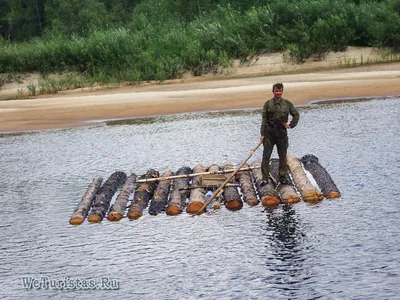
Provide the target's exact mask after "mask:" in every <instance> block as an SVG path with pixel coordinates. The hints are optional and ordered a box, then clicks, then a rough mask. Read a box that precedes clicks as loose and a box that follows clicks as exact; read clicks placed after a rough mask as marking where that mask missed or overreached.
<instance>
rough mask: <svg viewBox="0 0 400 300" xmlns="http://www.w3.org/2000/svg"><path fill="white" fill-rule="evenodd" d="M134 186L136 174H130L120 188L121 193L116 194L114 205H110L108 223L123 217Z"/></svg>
mask: <svg viewBox="0 0 400 300" xmlns="http://www.w3.org/2000/svg"><path fill="white" fill-rule="evenodd" d="M135 184H136V174H134V173H132V174H131V175H129V176H128V178H127V179H126V181H125V184H124V186H123V187H122V190H121V192H120V193H119V194H118V196H117V199H116V200H115V203H114V204H113V205H111V207H110V210H109V211H108V214H107V219H108V220H109V221H119V220H121V219H122V218H123V217H124V215H125V210H126V204H127V203H128V201H129V197H130V195H131V194H132V191H133V188H134V186H135Z"/></svg>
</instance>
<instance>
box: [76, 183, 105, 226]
mask: <svg viewBox="0 0 400 300" xmlns="http://www.w3.org/2000/svg"><path fill="white" fill-rule="evenodd" d="M102 182H103V178H101V177H100V176H96V177H95V178H93V180H92V182H91V183H90V184H89V186H88V188H87V190H86V193H85V194H84V195H83V197H82V199H81V201H80V202H79V204H78V206H77V207H76V209H75V211H74V212H73V214H72V216H71V219H70V220H69V223H70V224H71V225H80V224H82V223H83V221H85V219H86V217H87V215H88V212H89V210H90V207H91V206H92V203H93V200H94V198H95V197H96V193H97V191H98V190H99V189H100V186H101V183H102Z"/></svg>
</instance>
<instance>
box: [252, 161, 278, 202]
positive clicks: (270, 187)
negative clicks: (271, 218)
mask: <svg viewBox="0 0 400 300" xmlns="http://www.w3.org/2000/svg"><path fill="white" fill-rule="evenodd" d="M251 165H252V166H253V167H255V166H257V167H260V166H261V162H260V161H254V162H253V163H252V164H251ZM252 173H253V177H254V180H255V183H256V187H257V190H258V194H259V196H260V198H261V204H262V205H263V206H266V207H275V206H278V205H279V204H280V202H281V201H280V198H279V194H278V192H277V191H276V189H275V184H274V183H272V182H271V180H268V183H267V184H265V185H264V186H261V181H262V174H261V170H260V169H259V168H255V169H253V170H252Z"/></svg>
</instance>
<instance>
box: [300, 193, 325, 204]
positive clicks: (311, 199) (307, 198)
mask: <svg viewBox="0 0 400 300" xmlns="http://www.w3.org/2000/svg"><path fill="white" fill-rule="evenodd" d="M322 199H324V195H322V194H319V193H318V194H310V195H306V196H303V200H304V201H306V202H317V201H321V200H322Z"/></svg>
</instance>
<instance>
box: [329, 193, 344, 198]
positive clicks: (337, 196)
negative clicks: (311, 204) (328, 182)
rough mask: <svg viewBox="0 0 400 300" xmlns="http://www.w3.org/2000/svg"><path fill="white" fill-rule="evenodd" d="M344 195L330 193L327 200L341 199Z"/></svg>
mask: <svg viewBox="0 0 400 300" xmlns="http://www.w3.org/2000/svg"><path fill="white" fill-rule="evenodd" d="M341 196H342V195H340V193H339V192H329V193H328V194H327V195H326V196H325V198H326V199H334V198H340V197H341Z"/></svg>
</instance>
